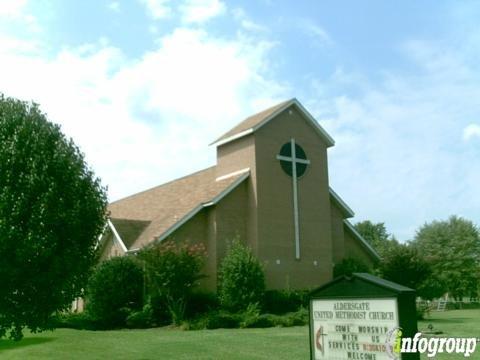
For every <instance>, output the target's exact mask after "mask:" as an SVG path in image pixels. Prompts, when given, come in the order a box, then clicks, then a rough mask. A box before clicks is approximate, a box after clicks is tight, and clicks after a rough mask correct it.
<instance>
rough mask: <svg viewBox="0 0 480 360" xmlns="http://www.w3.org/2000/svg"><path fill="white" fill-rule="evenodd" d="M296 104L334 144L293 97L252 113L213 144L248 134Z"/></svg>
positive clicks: (327, 140) (331, 142)
mask: <svg viewBox="0 0 480 360" xmlns="http://www.w3.org/2000/svg"><path fill="white" fill-rule="evenodd" d="M292 105H293V106H295V107H296V108H297V109H298V110H299V111H300V113H301V114H303V116H304V118H305V120H306V121H307V123H309V124H310V125H311V126H312V127H313V129H314V130H315V131H316V132H317V134H318V135H319V136H320V137H321V138H322V139H323V140H324V141H325V144H326V145H327V146H333V145H334V144H335V141H334V140H333V139H332V138H331V136H330V135H328V133H327V132H326V131H325V130H324V129H323V128H322V127H321V126H320V124H319V123H318V122H317V120H315V119H314V118H313V117H312V115H311V114H310V113H309V112H308V111H307V110H306V109H305V108H304V107H303V105H302V104H300V102H299V101H298V100H297V99H295V98H293V99H290V100H287V101H284V102H281V103H280V104H277V105H275V106H272V107H271V108H268V109H266V110H263V111H261V112H259V113H257V114H255V115H252V116H250V117H248V118H246V119H245V120H243V121H242V122H241V123H240V124H238V125H237V126H235V127H234V128H233V129H231V130H229V131H227V132H226V133H225V134H223V135H222V136H220V137H219V138H218V139H217V140H215V141H214V142H213V143H211V144H210V145H212V144H217V146H219V145H223V144H226V143H228V142H230V141H233V140H236V139H239V138H241V137H243V136H247V135H249V134H251V133H253V132H255V131H256V130H258V129H260V128H261V127H262V126H263V125H265V124H267V123H268V122H269V121H270V120H272V119H274V118H275V117H276V115H278V114H280V113H281V112H283V111H285V110H286V109H288V108H290V106H292Z"/></svg>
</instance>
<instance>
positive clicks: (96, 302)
mask: <svg viewBox="0 0 480 360" xmlns="http://www.w3.org/2000/svg"><path fill="white" fill-rule="evenodd" d="M142 294H143V271H142V268H141V267H140V266H139V264H138V263H137V261H135V259H134V258H131V257H127V256H123V257H116V258H112V259H110V260H107V261H104V262H102V263H101V264H100V265H99V266H98V267H97V268H96V269H95V271H94V273H93V274H92V276H91V277H90V279H89V282H88V287H87V302H86V310H87V311H88V313H89V314H90V316H91V317H92V319H94V320H95V321H97V322H98V323H99V324H101V326H103V327H105V328H115V327H121V326H124V325H125V320H126V318H127V316H128V314H129V313H130V312H131V311H133V310H140V309H141V308H142Z"/></svg>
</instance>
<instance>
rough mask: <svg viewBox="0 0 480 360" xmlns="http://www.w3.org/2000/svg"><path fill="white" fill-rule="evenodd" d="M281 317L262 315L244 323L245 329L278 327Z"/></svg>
mask: <svg viewBox="0 0 480 360" xmlns="http://www.w3.org/2000/svg"><path fill="white" fill-rule="evenodd" d="M278 318H279V316H277V315H273V314H261V315H258V316H257V317H253V318H249V319H248V320H246V321H244V323H243V327H245V328H269V327H274V326H277V325H278V323H279V321H278Z"/></svg>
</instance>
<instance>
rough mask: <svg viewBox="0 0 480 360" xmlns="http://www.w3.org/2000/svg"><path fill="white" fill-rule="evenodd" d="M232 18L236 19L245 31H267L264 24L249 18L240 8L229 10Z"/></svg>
mask: <svg viewBox="0 0 480 360" xmlns="http://www.w3.org/2000/svg"><path fill="white" fill-rule="evenodd" d="M231 13H232V15H233V18H234V19H235V20H237V21H238V22H239V24H240V26H241V27H242V28H243V29H244V30H247V31H252V32H267V31H268V28H267V27H266V26H263V25H260V24H258V23H256V22H254V21H253V20H252V19H250V18H249V17H248V16H247V14H246V13H245V11H244V10H243V9H242V8H234V9H232V11H231Z"/></svg>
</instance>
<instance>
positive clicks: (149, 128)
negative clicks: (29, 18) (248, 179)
mask: <svg viewBox="0 0 480 360" xmlns="http://www.w3.org/2000/svg"><path fill="white" fill-rule="evenodd" d="M0 41H3V42H2V43H3V44H7V43H9V44H10V45H9V47H2V46H1V45H0V53H1V56H0V88H1V89H4V91H5V93H6V95H7V96H14V97H17V98H20V99H23V100H34V101H35V102H38V103H39V104H40V105H41V109H42V110H43V111H44V112H46V113H47V114H48V117H49V118H50V119H51V120H52V121H54V122H57V123H59V124H61V126H62V129H63V131H64V132H65V133H66V134H67V135H68V136H71V137H73V139H74V141H75V142H76V143H77V144H78V145H79V146H80V147H81V149H82V150H83V151H84V152H85V154H86V158H87V161H88V162H89V163H90V164H91V165H92V166H93V167H94V169H95V171H96V173H97V174H98V175H99V176H100V177H101V178H102V179H103V183H104V184H108V185H109V189H110V191H109V193H110V199H116V198H119V197H121V196H125V195H129V194H131V193H134V192H136V191H140V190H143V189H145V188H148V187H150V186H154V185H158V184H160V183H162V182H164V181H167V180H170V179H172V178H175V177H178V176H183V175H185V174H188V173H190V172H192V171H194V170H195V169H201V168H203V167H206V166H209V165H212V164H213V163H214V161H215V157H214V155H215V154H214V151H213V150H214V149H213V148H209V147H208V146H207V145H208V143H210V142H211V141H212V140H214V139H215V138H216V137H218V136H219V135H221V134H222V132H224V131H226V130H227V129H228V128H229V127H231V126H233V125H234V124H235V123H237V122H238V121H239V120H241V119H242V118H243V117H244V116H246V115H248V114H250V113H251V112H253V111H256V110H259V107H258V106H259V104H261V105H262V106H263V105H265V104H266V103H267V104H268V105H270V104H272V102H275V101H279V100H282V99H283V98H284V97H286V96H285V95H284V94H285V92H286V89H285V87H284V86H282V85H281V84H278V83H277V82H275V81H272V80H269V78H268V77H267V76H266V75H265V71H266V69H268V68H269V66H268V58H269V52H270V49H271V46H272V44H270V43H268V42H251V41H250V40H248V39H246V38H232V39H230V40H226V39H222V40H220V39H217V38H215V37H212V36H210V35H209V34H208V33H206V32H205V31H200V30H192V29H186V28H178V29H176V30H174V31H172V32H171V33H169V34H167V35H166V36H164V37H162V38H160V40H159V42H158V47H157V48H155V49H154V50H152V51H150V52H147V53H145V54H143V56H141V57H139V58H137V59H127V58H125V55H124V54H123V53H122V51H121V50H119V49H117V48H115V47H113V46H111V45H109V44H108V42H107V41H105V40H101V41H99V42H98V43H96V44H85V45H83V46H80V47H75V48H65V49H63V50H62V51H59V52H58V53H56V54H53V55H52V54H50V55H49V56H48V57H47V56H44V55H43V54H42V52H41V51H40V49H42V44H37V43H34V42H31V43H28V42H24V43H22V44H23V45H22V46H23V47H24V48H25V49H26V50H28V51H18V49H17V48H16V47H15V44H16V43H17V42H18V39H15V38H9V37H4V39H3V40H1V38H0ZM47 84H48V85H47Z"/></svg>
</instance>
